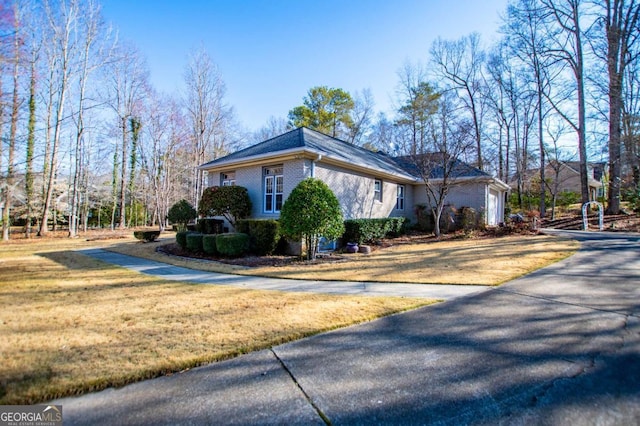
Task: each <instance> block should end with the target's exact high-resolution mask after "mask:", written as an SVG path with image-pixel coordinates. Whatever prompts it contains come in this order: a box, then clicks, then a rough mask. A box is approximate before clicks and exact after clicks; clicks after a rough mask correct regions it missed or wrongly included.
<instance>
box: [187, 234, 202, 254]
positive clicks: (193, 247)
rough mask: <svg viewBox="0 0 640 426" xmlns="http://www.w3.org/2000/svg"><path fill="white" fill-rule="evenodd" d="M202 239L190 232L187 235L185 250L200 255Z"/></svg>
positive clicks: (200, 236) (199, 235) (200, 235)
mask: <svg viewBox="0 0 640 426" xmlns="http://www.w3.org/2000/svg"><path fill="white" fill-rule="evenodd" d="M202 237H203V234H201V233H199V232H191V233H189V234H187V250H189V251H192V252H196V253H200V252H202Z"/></svg>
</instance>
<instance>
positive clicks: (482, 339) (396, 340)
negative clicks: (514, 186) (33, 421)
mask: <svg viewBox="0 0 640 426" xmlns="http://www.w3.org/2000/svg"><path fill="white" fill-rule="evenodd" d="M563 235H571V236H572V237H574V238H578V239H580V240H581V241H582V249H581V250H580V251H579V252H578V253H577V254H576V255H574V256H572V257H570V258H569V259H566V260H564V261H562V262H559V263H556V264H554V265H551V266H549V267H547V268H545V269H542V270H539V271H537V272H535V273H532V274H530V275H528V276H526V277H523V278H520V279H517V280H514V281H512V282H510V283H507V284H505V285H503V286H500V287H498V288H495V289H491V290H488V291H484V292H480V293H477V294H472V295H468V296H462V297H459V298H456V299H455V300H451V301H447V302H444V303H441V304H437V305H432V306H428V307H425V308H421V309H418V310H415V311H411V312H407V313H403V314H398V315H394V316H391V317H386V318H382V319H379V320H376V321H372V322H369V323H367V324H363V325H358V326H353V327H348V328H344V329H340V330H336V331H333V332H329V333H324V334H320V335H317V336H313V337H310V338H307V339H302V340H299V341H296V342H292V343H288V344H284V345H280V346H276V347H274V348H272V349H269V350H263V351H259V352H254V353H250V354H247V355H244V356H241V357H238V358H236V359H233V360H230V361H225V362H219V363H215V364H211V365H209V366H205V367H202V368H197V369H193V370H191V371H187V372H185V373H182V374H175V375H173V376H168V377H162V378H158V379H154V380H149V381H145V382H140V383H136V384H133V385H129V386H125V387H123V388H121V389H109V390H106V391H103V392H98V393H94V394H89V395H85V396H81V397H78V398H67V399H62V400H57V401H55V403H56V404H63V414H64V421H65V424H67V425H68V424H90V425H96V424H141V425H145V424H154V425H155V424H335V425H347V424H348V425H353V424H356V425H357V424H363V425H364V424H367V425H369V424H438V425H460V424H487V425H489V424H491V425H494V424H516V425H523V424H527V425H528V424H549V425H564V424H571V425H574V424H579V425H589V424H593V425H595V424H603V425H604V424H622V425H624V424H634V425H635V424H639V423H640V236H638V235H637V234H635V235H626V234H601V233H589V234H585V233H576V232H571V233H564V232H563Z"/></svg>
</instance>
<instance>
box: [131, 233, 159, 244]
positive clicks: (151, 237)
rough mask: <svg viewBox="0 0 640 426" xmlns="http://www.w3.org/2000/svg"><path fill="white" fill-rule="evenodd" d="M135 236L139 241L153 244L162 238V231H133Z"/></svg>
mask: <svg viewBox="0 0 640 426" xmlns="http://www.w3.org/2000/svg"><path fill="white" fill-rule="evenodd" d="M133 236H134V237H136V239H137V240H140V241H145V242H147V243H151V242H153V241H155V240H156V239H157V238H158V237H159V236H160V231H133Z"/></svg>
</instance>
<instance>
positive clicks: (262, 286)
mask: <svg viewBox="0 0 640 426" xmlns="http://www.w3.org/2000/svg"><path fill="white" fill-rule="evenodd" d="M79 252H80V253H82V254H84V255H86V256H90V257H93V258H95V259H99V260H102V261H103V262H107V263H111V264H113V265H118V266H122V267H124V268H127V269H131V270H133V271H137V272H141V273H143V274H147V275H152V276H155V277H158V278H162V279H165V280H170V281H183V282H190V283H197V284H217V285H233V286H238V287H245V288H251V289H257V290H278V291H293V292H310V293H328V294H350V295H360V296H402V297H424V298H429V299H445V300H451V299H455V298H457V297H461V296H466V295H468V294H473V293H479V292H482V291H486V290H487V289H490V288H491V287H488V286H479V285H441V284H404V283H378V282H356V281H310V280H292V279H284V278H266V277H254V276H250V275H232V274H221V273H217V272H205V271H198V270H195V269H189V268H183V267H180V266H173V265H169V264H167V263H163V262H157V261H153V260H148V259H142V258H139V257H133V256H127V255H124V254H120V253H114V252H111V251H107V250H102V249H86V250H80V251H79Z"/></svg>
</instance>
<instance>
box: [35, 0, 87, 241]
mask: <svg viewBox="0 0 640 426" xmlns="http://www.w3.org/2000/svg"><path fill="white" fill-rule="evenodd" d="M78 9H79V5H78V3H77V1H76V0H69V2H68V3H67V2H66V1H64V0H63V1H60V2H56V5H55V7H52V5H51V4H50V3H49V2H48V1H47V2H46V3H45V10H46V15H47V20H48V23H49V31H50V35H51V40H50V43H51V44H52V46H51V50H50V51H49V54H50V55H51V56H50V60H51V63H52V64H54V65H55V68H53V67H52V68H51V70H50V71H51V74H52V77H53V78H52V79H51V84H52V85H53V86H52V91H51V92H50V93H51V94H52V96H51V98H52V103H51V108H52V112H53V115H52V118H53V120H54V122H53V139H52V143H51V148H50V161H49V162H48V164H47V167H48V170H47V171H48V176H46V183H45V187H46V190H45V199H44V207H43V211H42V219H41V222H40V229H39V231H38V235H45V234H46V233H47V231H48V222H49V210H50V208H51V203H52V201H53V199H52V197H53V192H54V186H55V183H56V182H55V178H56V174H57V169H58V154H59V152H58V147H59V145H60V136H61V134H62V131H63V121H64V118H65V117H64V112H65V104H66V100H67V99H66V98H67V92H68V90H69V80H70V77H71V73H72V71H73V69H72V65H71V62H72V58H73V55H74V50H75V45H74V44H73V38H72V35H73V34H72V32H73V30H74V26H75V24H76V20H77V15H78V12H79V10H78ZM54 94H55V95H54ZM54 224H55V220H54Z"/></svg>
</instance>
